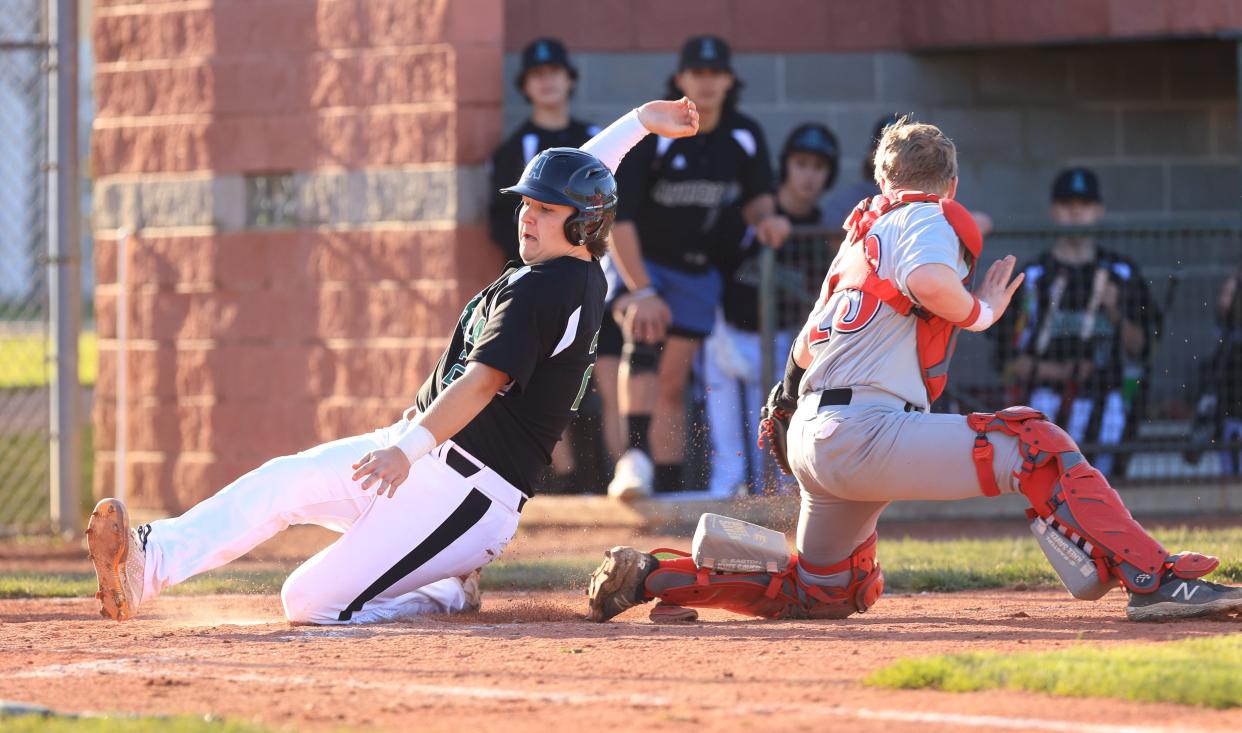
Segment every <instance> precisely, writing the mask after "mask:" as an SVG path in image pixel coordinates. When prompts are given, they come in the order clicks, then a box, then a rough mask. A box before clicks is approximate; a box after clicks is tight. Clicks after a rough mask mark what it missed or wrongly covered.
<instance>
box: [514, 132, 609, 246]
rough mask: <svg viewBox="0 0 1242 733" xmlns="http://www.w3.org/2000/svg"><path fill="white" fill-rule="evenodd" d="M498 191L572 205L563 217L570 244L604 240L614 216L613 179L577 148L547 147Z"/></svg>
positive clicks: (589, 155) (596, 159) (589, 156)
mask: <svg viewBox="0 0 1242 733" xmlns="http://www.w3.org/2000/svg"><path fill="white" fill-rule="evenodd" d="M500 192H501V193H516V194H520V195H522V196H529V197H531V198H533V199H535V200H536V201H542V202H544V203H546V204H561V205H564V206H572V207H574V213H573V214H571V215H570V216H569V218H568V219H566V220H565V238H566V239H568V240H569V241H570V243H571V244H576V245H583V244H589V243H591V242H598V241H601V240H603V239H607V238H608V232H609V231H610V230H611V229H612V222H613V220H614V219H615V218H616V217H617V179H615V178H613V175H612V171H610V170H608V166H606V165H604V164H603V163H602V162H600V159H599V158H596V157H595V156H594V155H591V154H590V153H584V152H583V151H581V150H579V149H577V148H548V149H547V150H545V151H543V152H542V153H540V154H539V155H536V156H535V157H534V158H531V161H530V163H527V164H526V170H524V171H522V179H521V180H520V181H518V182H517V183H516V184H514V185H512V186H509V187H508V188H502V189H500Z"/></svg>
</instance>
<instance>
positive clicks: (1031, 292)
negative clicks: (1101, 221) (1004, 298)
mask: <svg viewBox="0 0 1242 733" xmlns="http://www.w3.org/2000/svg"><path fill="white" fill-rule="evenodd" d="M1097 270H1103V271H1105V272H1106V273H1107V274H1108V281H1109V282H1111V283H1113V284H1114V285H1115V286H1117V288H1118V308H1119V309H1120V311H1121V314H1122V317H1124V318H1125V319H1126V320H1128V321H1130V322H1132V323H1134V324H1136V325H1138V326H1139V328H1141V329H1142V331H1143V333H1144V334H1145V336H1146V344H1147V348H1150V346H1151V343H1152V340H1153V338H1154V336H1155V332H1156V331H1157V330H1158V329H1159V327H1160V322H1161V319H1162V316H1161V314H1160V311H1159V308H1158V307H1157V306H1156V304H1155V302H1154V301H1153V299H1152V297H1151V290H1150V289H1149V288H1148V286H1147V283H1146V282H1145V281H1144V280H1143V277H1142V274H1141V273H1140V272H1139V269H1138V265H1137V264H1135V263H1134V261H1133V260H1130V259H1129V258H1127V257H1123V256H1122V255H1120V254H1117V253H1116V252H1110V251H1108V250H1105V249H1097V251H1096V257H1095V260H1094V261H1092V262H1085V263H1082V264H1078V265H1070V264H1066V263H1064V262H1061V261H1059V260H1057V259H1056V258H1055V257H1053V255H1052V252H1051V251H1048V252H1044V253H1043V254H1041V255H1040V256H1039V257H1038V258H1037V259H1036V260H1035V261H1034V262H1031V263H1029V264H1027V265H1026V266H1025V267H1023V268H1022V272H1024V273H1026V279H1025V281H1024V282H1023V283H1022V289H1021V290H1020V291H1019V292H1018V293H1016V294H1015V295H1014V298H1013V302H1012V304H1011V305H1010V307H1009V310H1008V311H1007V312H1006V314H1005V316H1004V317H1002V319H1001V322H1000V324H998V328H997V329H996V338H997V339H998V343H999V345H1000V348H1001V351H1002V353H1001V358H1002V360H1005V359H1007V358H1008V357H1010V356H1013V355H1016V354H1033V353H1034V352H1035V349H1036V344H1037V342H1038V338H1039V334H1040V331H1041V329H1043V328H1044V324H1045V323H1048V327H1049V328H1050V329H1051V330H1050V331H1049V336H1050V339H1049V341H1048V347H1047V350H1046V351H1045V352H1044V354H1043V356H1042V358H1043V359H1044V360H1046V361H1053V362H1070V361H1075V360H1079V359H1088V360H1090V361H1091V362H1092V363H1093V364H1094V367H1095V368H1094V370H1093V374H1092V375H1091V376H1090V378H1089V379H1088V380H1087V383H1086V384H1085V385H1084V386H1085V387H1088V388H1090V389H1095V390H1100V389H1113V388H1116V387H1118V386H1120V384H1121V381H1122V365H1123V360H1122V349H1121V330H1120V329H1119V328H1118V327H1117V326H1116V325H1114V324H1113V323H1112V322H1111V321H1109V319H1108V316H1107V315H1106V314H1105V312H1104V309H1103V308H1100V309H1099V310H1098V311H1097V312H1096V315H1095V321H1094V324H1093V329H1092V337H1091V338H1090V339H1089V343H1086V344H1084V343H1083V341H1082V328H1083V322H1084V319H1085V318H1086V315H1087V307H1088V305H1089V304H1090V302H1091V291H1092V288H1093V287H1094V282H1095V276H1096V275H1095V274H1096V271H1097ZM1058 279H1063V280H1064V292H1063V295H1062V296H1061V299H1060V303H1059V304H1058V307H1057V308H1056V309H1055V310H1053V309H1052V308H1051V305H1052V297H1051V295H1052V292H1053V286H1054V283H1056V282H1057V281H1058ZM1048 319H1051V322H1050V323H1049V322H1048ZM1050 386H1057V385H1050Z"/></svg>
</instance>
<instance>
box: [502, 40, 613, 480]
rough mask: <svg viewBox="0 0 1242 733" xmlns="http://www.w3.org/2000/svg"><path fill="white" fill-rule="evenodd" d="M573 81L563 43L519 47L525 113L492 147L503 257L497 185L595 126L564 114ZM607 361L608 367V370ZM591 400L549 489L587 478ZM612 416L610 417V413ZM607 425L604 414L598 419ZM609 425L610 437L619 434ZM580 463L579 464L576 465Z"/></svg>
mask: <svg viewBox="0 0 1242 733" xmlns="http://www.w3.org/2000/svg"><path fill="white" fill-rule="evenodd" d="M577 81H578V70H577V69H575V68H574V65H573V64H572V63H571V62H570V60H569V52H568V51H567V50H566V49H565V44H563V43H561V42H560V41H559V40H557V39H555V38H540V39H537V40H535V41H532V42H531V43H530V44H528V45H527V46H526V48H525V49H523V50H522V68H521V69H520V70H519V71H518V75H517V78H516V79H514V84H515V85H516V86H517V88H518V91H520V92H521V93H522V96H523V97H524V98H525V99H526V101H527V102H528V103H529V104H530V108H531V112H530V118H529V119H527V120H526V121H525V122H523V123H522V124H521V126H519V127H518V128H517V129H516V130H514V131H513V133H512V134H510V135H509V137H508V138H506V139H505V141H504V142H502V143H501V144H500V147H498V148H496V151H495V152H494V153H492V157H491V160H490V168H491V201H490V202H489V205H488V217H487V218H488V228H489V230H490V232H491V236H492V242H493V243H494V244H495V245H496V246H497V247H499V248H500V250H501V251H502V252H504V255H505V258H506V259H509V260H518V259H520V257H519V255H518V227H517V207H516V205H515V203H514V201H513V197H512V196H508V195H505V194H502V193H500V189H501V188H504V187H505V186H508V185H510V184H511V183H513V182H514V181H516V180H518V179H519V178H521V177H522V171H523V170H525V169H526V164H527V163H529V162H530V161H531V159H532V158H534V157H535V156H536V155H538V154H539V152H540V151H543V150H546V149H548V148H557V147H562V148H576V147H580V146H581V145H582V144H583V143H585V142H586V141H587V140H590V139H591V138H592V137H593V136H594V135H595V134H597V133H598V132H599V131H600V128H599V127H598V126H597V125H592V124H589V123H586V122H582V121H580V120H576V119H573V118H572V117H570V116H569V100H570V98H571V97H572V96H573V93H574V86H575V85H576V84H577ZM600 366H601V367H602V368H603V371H604V372H605V373H606V375H605V376H604V377H603V378H604V379H607V378H608V375H609V374H611V375H612V379H613V380H614V381H615V379H616V377H615V373H616V362H615V360H614V361H613V362H612V363H611V365H610V364H609V363H608V361H607V360H601V364H600ZM609 366H611V372H609V368H608V367H609ZM592 407H593V404H592V401H591V400H588V401H586V402H584V403H583V408H584V409H582V410H580V411H579V413H578V416H577V417H576V418H575V419H574V421H573V422H572V423H571V424H570V426H569V428H568V430H567V431H566V436H565V439H563V440H561V441H560V442H559V443H557V444H556V448H555V449H553V451H552V465H551V466H550V467H549V469H548V473H549V475H546V476H544V477H543V481H544V484H545V485H546V486H548V487H549V489H550V490H551V492H556V491H561V490H566V489H573V488H574V486H575V485H577V484H579V483H584V482H590V481H592V480H594V479H595V477H594V476H591V473H592V471H591V470H590V467H586V466H581V465H579V464H580V462H581V461H580V460H579V459H583V458H586V457H590V456H593V455H594V454H595V453H596V452H597V451H595V450H594V443H595V442H596V440H597V435H596V434H597V433H598V432H599V421H598V419H597V418H598V417H599V416H598V415H597V414H595V413H596V412H597V411H596V410H593V409H592ZM613 421H614V422H615V421H616V417H615V414H614V417H613ZM604 425H605V430H607V425H608V422H607V416H606V415H605V419H604ZM618 432H619V430H618V429H614V430H613V433H614V435H613V436H612V437H613V439H614V440H617V439H618V438H619V436H618V435H616V433H618ZM577 469H584V470H577Z"/></svg>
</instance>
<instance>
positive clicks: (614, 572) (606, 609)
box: [587, 546, 660, 623]
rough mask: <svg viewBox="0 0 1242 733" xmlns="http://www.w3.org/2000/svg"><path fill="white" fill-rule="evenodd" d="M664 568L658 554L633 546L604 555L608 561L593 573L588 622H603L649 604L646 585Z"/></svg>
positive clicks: (589, 594)
mask: <svg viewBox="0 0 1242 733" xmlns="http://www.w3.org/2000/svg"><path fill="white" fill-rule="evenodd" d="M659 566H660V561H659V560H656V558H655V556H654V555H648V554H647V553H645V552H639V551H638V550H635V549H634V548H633V547H621V546H618V547H614V548H612V549H611V550H608V551H606V552H605V553H604V562H603V564H601V565H600V566H599V567H598V568H596V570H595V572H593V573H591V587H590V588H589V589H588V590H587V599H588V603H589V605H590V610H589V611H588V612H587V620H588V621H595V622H597V623H603V622H604V621H607V620H608V619H610V618H612V617H613V616H616V615H617V614H619V613H621V612H622V611H624V610H626V609H628V608H633V607H634V606H637V605H639V604H641V603H647V602H648V601H650V600H651V599H650V598H646V597H645V594H644V592H643V584H644V583H645V582H646V580H647V576H648V575H650V574H651V572H652V571H653V570H655V569H656V568H657V567H659Z"/></svg>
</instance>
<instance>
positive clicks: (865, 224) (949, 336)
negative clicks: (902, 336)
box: [822, 191, 983, 404]
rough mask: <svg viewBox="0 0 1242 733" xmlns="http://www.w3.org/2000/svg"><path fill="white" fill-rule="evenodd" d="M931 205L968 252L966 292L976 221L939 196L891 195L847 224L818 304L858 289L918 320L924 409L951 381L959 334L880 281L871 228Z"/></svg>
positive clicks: (978, 250) (977, 248)
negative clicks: (897, 213)
mask: <svg viewBox="0 0 1242 733" xmlns="http://www.w3.org/2000/svg"><path fill="white" fill-rule="evenodd" d="M913 203H932V204H939V205H940V212H941V214H942V215H943V216H944V218H945V221H947V222H948V223H949V226H950V227H952V228H953V232H954V233H955V234H957V239H958V241H959V242H961V245H962V247H963V248H964V249H965V250H966V252H967V256H966V261H967V263H968V264H969V266H970V270H969V272H968V273H967V274H966V278H965V279H963V280H962V285H964V286H965V287H966V289H967V290H969V289H970V286H971V281H972V280H973V279H974V275H975V263H977V262H978V261H979V255H980V254H982V253H983V238H982V237H981V236H980V235H979V228H978V227H977V226H976V225H975V220H974V218H973V217H971V215H970V212H969V211H967V210H966V208H965V207H964V206H962V205H961V204H959V203H957V202H956V201H954V200H952V199H941V198H940V197H939V196H936V195H935V194H930V193H922V192H920V191H904V192H902V193H899V194H895V195H894V196H891V197H889V196H873V197H871V198H869V199H865V200H863V201H862V202H861V203H860V204H859V205H858V206H857V208H855V209H854V211H853V213H851V214H850V218H849V219H848V220H846V229H847V230H848V232H849V233H848V235H847V236H846V240H845V243H844V244H843V245H841V246H842V247H843V248H844V249H843V251H842V254H841V256H840V257H839V258H838V259H837V261H836V262H835V263H834V266H833V268H832V270H830V271H829V273H828V282H827V288H826V291H825V293H824V296H823V301H822V302H825V303H826V302H828V299H829V298H831V297H832V296H833V294H834V293H836V292H838V291H841V290H859V291H862V292H864V293H867V294H869V295H872V296H874V297H876V298H878V299H880V301H882V302H884V303H886V304H887V305H888V306H889V307H890V308H892V309H893V310H895V311H897V312H898V313H900V314H901V315H903V316H914V317H916V318H918V319H919V320H918V327H917V329H916V332H915V333H916V338H917V344H918V354H919V370H920V372H921V373H922V377H923V385H924V386H925V387H926V388H927V401H928V404H930V403H932V402H935V401H936V399H937V398H938V397H940V395H941V393H943V392H944V388H945V385H946V384H947V383H948V381H949V361H950V360H951V359H952V358H953V349H954V347H955V346H956V345H957V333H958V331H959V330H960V329H959V328H958V327H957V326H955V325H953V323H952V322H951V321H948V320H946V319H944V318H941V317H940V316H937V315H934V314H933V313H931V312H930V311H927V310H924V309H923V308H920V307H918V306H916V305H915V304H914V302H913V301H911V300H910V299H909V298H908V297H906V296H905V295H904V294H903V293H902V292H901V289H900V288H898V287H897V284H896V283H895V282H893V281H892V280H888V279H884V278H881V277H880V276H879V275H878V274H877V271H878V270H879V267H880V262H879V250H880V242H879V240H878V238H877V237H875V236H874V235H872V234H871V233H870V232H871V227H872V226H874V225H875V223H876V221H877V220H879V218H880V217H882V216H884V215H885V214H888V213H889V212H891V211H893V210H895V209H898V208H900V207H902V206H905V205H906V204H913Z"/></svg>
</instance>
